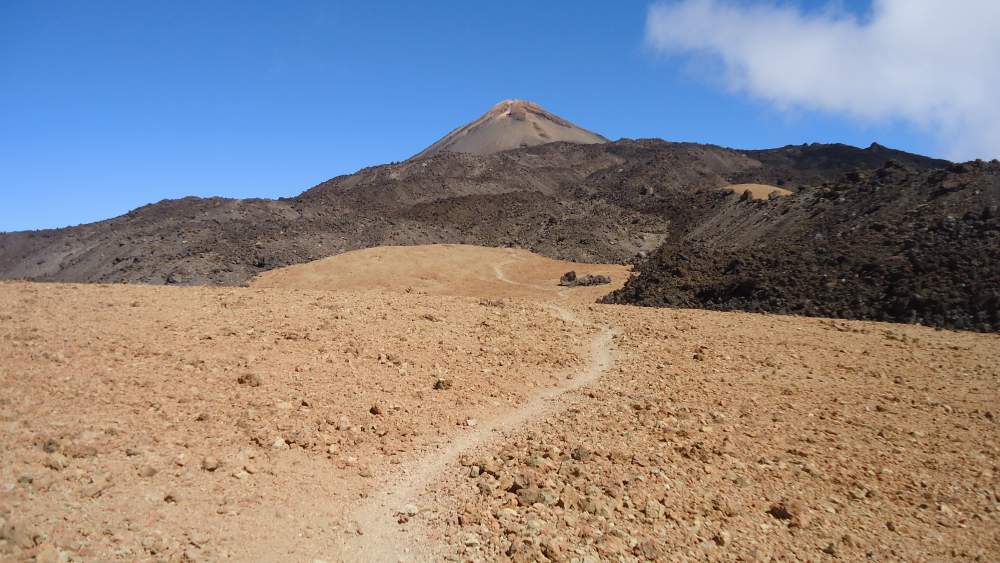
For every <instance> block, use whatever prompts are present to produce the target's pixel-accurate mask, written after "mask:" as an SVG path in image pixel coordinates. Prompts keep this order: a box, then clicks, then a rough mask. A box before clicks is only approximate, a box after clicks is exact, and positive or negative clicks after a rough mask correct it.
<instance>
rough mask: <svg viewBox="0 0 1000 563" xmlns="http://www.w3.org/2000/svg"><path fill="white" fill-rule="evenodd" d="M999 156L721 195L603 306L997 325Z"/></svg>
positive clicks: (895, 166) (887, 167)
mask: <svg viewBox="0 0 1000 563" xmlns="http://www.w3.org/2000/svg"><path fill="white" fill-rule="evenodd" d="M998 205H1000V163H997V162H996V161H993V162H992V163H982V162H975V163H967V164H960V165H950V166H949V167H948V168H944V169H939V170H931V171H927V170H923V171H920V170H916V169H914V168H911V167H909V166H907V165H905V164H903V163H901V162H899V161H895V160H894V161H890V162H888V163H886V164H884V165H883V166H881V167H880V168H878V169H876V170H868V171H853V172H850V173H847V174H845V175H844V176H842V177H841V178H840V179H838V180H836V181H833V182H828V183H825V184H823V185H820V186H816V187H808V188H804V189H802V190H801V191H800V192H799V193H798V194H797V195H796V196H795V197H792V198H781V199H778V200H772V201H768V202H760V203H748V202H740V201H739V200H738V198H736V197H732V196H731V197H727V198H726V199H725V201H724V202H722V204H721V206H720V209H719V211H718V213H717V215H716V217H714V218H713V219H711V220H708V221H706V222H705V223H703V224H702V225H701V226H700V227H699V229H697V230H696V231H692V232H691V233H689V234H688V235H687V236H686V237H685V238H684V240H683V241H680V242H679V243H678V244H675V245H665V246H663V247H661V248H660V249H658V250H657V251H656V252H655V253H654V254H653V255H651V256H650V257H649V259H648V260H646V261H645V262H643V263H642V264H640V265H639V275H638V276H637V277H634V278H633V279H631V280H630V281H629V282H628V283H627V284H626V286H625V287H624V288H623V289H621V290H619V291H617V292H615V293H613V294H612V295H609V296H607V297H606V298H605V299H604V301H605V302H608V303H630V304H638V305H651V306H678V307H700V308H709V309H719V310H744V311H758V312H764V311H766V312H774V313H789V314H797V315H810V316H825V317H840V318H847V319H872V320H882V321H894V322H906V323H911V322H917V323H922V324H928V325H932V326H940V327H947V328H957V329H966V330H981V331H998V330H1000V218H998V217H997V213H996V210H997V208H998Z"/></svg>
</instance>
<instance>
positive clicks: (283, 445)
mask: <svg viewBox="0 0 1000 563" xmlns="http://www.w3.org/2000/svg"><path fill="white" fill-rule="evenodd" d="M271 449H272V450H287V449H288V442H286V441H285V439H284V438H282V437H281V436H278V437H277V438H275V439H274V442H272V443H271Z"/></svg>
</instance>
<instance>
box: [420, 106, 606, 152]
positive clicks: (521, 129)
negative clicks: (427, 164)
mask: <svg viewBox="0 0 1000 563" xmlns="http://www.w3.org/2000/svg"><path fill="white" fill-rule="evenodd" d="M557 141H564V142H570V143H582V144H592V143H606V142H607V141H608V140H607V139H605V138H604V137H602V136H600V135H598V134H597V133H593V132H591V131H587V130H586V129H584V128H582V127H579V126H577V125H574V124H572V123H570V122H569V121H567V120H565V119H563V118H561V117H559V116H557V115H555V114H552V113H550V112H548V111H546V110H545V109H544V108H542V107H541V106H540V105H538V104H536V103H534V102H529V101H527V100H504V101H502V102H500V103H499V104H497V105H495V106H493V107H492V108H491V109H490V110H489V111H488V112H486V113H484V114H483V115H482V116H480V117H479V118H478V119H476V120H475V121H472V122H471V123H468V124H466V125H463V126H461V127H459V128H457V129H455V130H453V131H452V132H450V133H448V134H447V135H445V136H444V137H442V138H441V139H439V140H438V141H436V142H435V143H434V144H432V145H431V146H429V147H427V148H426V149H424V150H422V151H420V153H418V154H417V155H416V156H414V157H413V158H414V159H420V158H427V157H429V156H434V155H436V154H440V153H442V152H458V153H472V154H492V153H495V152H500V151H505V150H510V149H518V148H523V147H533V146H536V145H543V144H545V143H553V142H557Z"/></svg>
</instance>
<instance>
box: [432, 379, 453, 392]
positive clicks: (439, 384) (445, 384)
mask: <svg viewBox="0 0 1000 563" xmlns="http://www.w3.org/2000/svg"><path fill="white" fill-rule="evenodd" d="M434 389H437V390H438V391H444V390H445V389H451V381H450V380H448V379H441V378H438V379H437V381H435V382H434Z"/></svg>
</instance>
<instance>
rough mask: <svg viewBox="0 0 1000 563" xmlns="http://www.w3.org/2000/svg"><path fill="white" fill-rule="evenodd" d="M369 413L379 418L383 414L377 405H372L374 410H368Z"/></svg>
mask: <svg viewBox="0 0 1000 563" xmlns="http://www.w3.org/2000/svg"><path fill="white" fill-rule="evenodd" d="M368 412H370V413H372V414H373V415H375V416H379V415H381V414H382V409H381V407H379V406H378V405H377V404H376V405H372V408H370V409H368Z"/></svg>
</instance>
